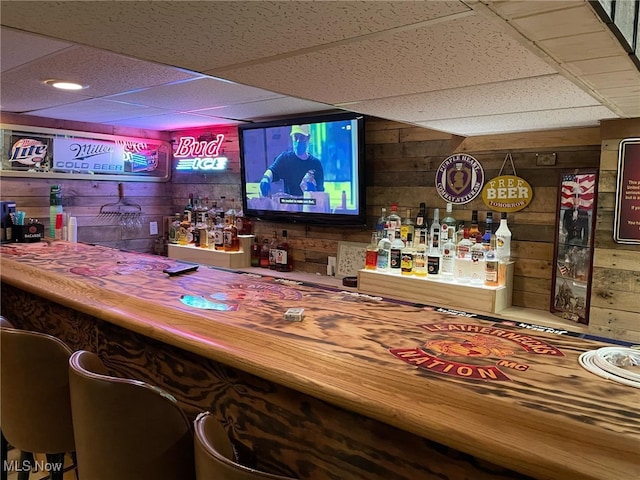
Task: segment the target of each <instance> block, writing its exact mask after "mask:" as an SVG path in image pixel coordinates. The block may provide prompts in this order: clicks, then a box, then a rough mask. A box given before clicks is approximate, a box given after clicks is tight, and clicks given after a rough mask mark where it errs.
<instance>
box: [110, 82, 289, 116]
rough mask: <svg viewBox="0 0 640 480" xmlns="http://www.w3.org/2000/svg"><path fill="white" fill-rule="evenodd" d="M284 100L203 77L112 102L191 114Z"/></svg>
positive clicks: (263, 92) (264, 92)
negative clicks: (248, 103) (224, 107)
mask: <svg viewBox="0 0 640 480" xmlns="http://www.w3.org/2000/svg"><path fill="white" fill-rule="evenodd" d="M281 96H282V95H279V94H276V93H273V92H269V91H266V90H262V89H259V88H255V87H247V86H244V85H238V84H235V83H230V82H229V81H227V80H219V79H216V78H209V77H202V78H198V79H195V80H191V81H188V82H181V83H177V84H171V85H163V86H159V87H154V88H149V89H143V90H137V91H134V92H130V93H124V94H120V95H111V96H109V97H108V98H109V99H111V100H117V101H119V102H129V103H137V104H141V105H150V106H152V107H162V108H168V109H171V110H177V111H182V112H188V111H191V110H201V109H205V108H212V107H222V106H226V105H230V104H234V103H245V102H254V101H257V100H266V99H269V98H277V97H281Z"/></svg>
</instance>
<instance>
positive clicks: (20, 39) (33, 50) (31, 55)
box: [0, 6, 72, 72]
mask: <svg viewBox="0 0 640 480" xmlns="http://www.w3.org/2000/svg"><path fill="white" fill-rule="evenodd" d="M3 8H4V6H3ZM14 45H20V46H21V48H20V49H16V48H14ZM71 46H72V44H71V43H67V42H59V41H57V40H51V39H47V38H43V37H41V36H39V35H33V34H30V33H25V32H18V31H16V30H10V29H6V28H3V29H2V34H1V35H0V58H2V65H1V68H0V71H1V72H4V71H6V70H11V69H12V68H14V67H17V66H18V65H23V64H25V63H28V62H31V61H32V60H35V59H38V58H42V57H46V56H47V55H51V54H52V53H54V52H57V51H58V50H63V49H65V48H68V47H71Z"/></svg>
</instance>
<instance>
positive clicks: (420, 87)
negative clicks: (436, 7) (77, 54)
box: [210, 15, 556, 104]
mask: <svg viewBox="0 0 640 480" xmlns="http://www.w3.org/2000/svg"><path fill="white" fill-rule="evenodd" d="M210 73H212V72H210ZM549 73H556V71H555V70H554V69H553V68H551V67H550V66H549V65H548V64H547V63H546V62H544V61H543V60H541V59H539V58H538V57H536V56H535V55H534V54H533V53H531V52H530V51H529V50H527V49H525V48H524V47H523V46H522V45H521V44H520V43H518V42H517V41H515V40H513V39H511V38H510V37H507V36H506V34H505V33H504V32H503V31H502V30H500V29H499V28H498V27H495V26H493V25H492V24H487V23H486V21H484V20H483V19H482V18H481V17H479V16H478V15H473V16H466V17H463V18H458V19H456V20H452V21H449V22H442V23H438V24H435V25H432V26H429V27H423V28H418V29H415V30H409V31H401V32H391V33H389V34H388V35H386V36H382V37H376V38H372V39H367V40H363V41H361V42H357V43H349V44H345V45H340V46H335V47H332V48H327V49H325V50H320V51H315V52H310V53H306V54H302V55H298V56H295V57H290V58H287V59H282V60H276V61H272V62H266V63H262V64H257V65H251V66H246V67H243V68H238V69H232V70H229V71H226V72H225V77H226V78H230V79H232V80H235V81H237V82H240V83H247V84H254V85H256V84H257V85H258V86H260V87H261V88H265V89H268V90H273V91H282V92H287V93H288V94H290V95H294V96H297V97H300V98H307V99H310V100H315V101H319V102H324V103H330V104H340V103H342V102H352V101H357V100H365V99H374V98H381V97H391V96H396V95H398V93H399V92H402V93H404V94H411V93H418V92H429V91H434V90H440V89H446V88H455V87H463V86H468V85H478V84H483V83H492V82H498V81H504V80H511V79H517V78H523V77H528V76H538V75H545V74H549Z"/></svg>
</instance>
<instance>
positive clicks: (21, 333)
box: [0, 317, 75, 480]
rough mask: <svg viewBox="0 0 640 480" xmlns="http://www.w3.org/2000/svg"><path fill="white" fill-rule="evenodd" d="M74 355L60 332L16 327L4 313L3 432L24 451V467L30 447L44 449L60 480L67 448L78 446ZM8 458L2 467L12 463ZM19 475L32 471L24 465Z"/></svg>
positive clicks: (0, 322)
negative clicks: (70, 367)
mask: <svg viewBox="0 0 640 480" xmlns="http://www.w3.org/2000/svg"><path fill="white" fill-rule="evenodd" d="M70 355H71V350H70V349H69V347H67V346H66V345H65V344H64V343H63V342H62V341H60V340H58V339H57V338H55V337H53V336H51V335H46V334H43V333H38V332H31V331H27V330H19V329H16V328H12V326H11V323H10V322H8V321H7V320H6V319H5V318H4V317H2V318H1V319H0V357H1V359H0V365H1V367H2V372H1V374H0V402H1V404H2V408H1V409H0V412H1V416H0V425H2V434H3V436H4V437H5V438H6V441H7V443H8V444H11V445H12V446H13V447H15V448H17V449H19V450H20V451H21V457H20V466H21V467H22V466H23V465H24V463H23V462H24V461H30V462H32V461H33V454H32V452H33V453H44V454H46V456H47V463H50V464H52V465H55V468H52V469H51V471H50V472H49V473H50V475H51V480H62V477H63V475H64V471H63V466H64V454H65V452H69V453H72V454H73V452H74V450H75V442H74V437H73V424H72V421H71V403H70V401H69V374H68V362H69V357H70ZM3 447H4V445H3ZM5 452H6V449H5V448H3V455H4V454H5ZM4 460H5V459H4V458H3V464H2V469H3V470H4V467H5V466H7V465H8V464H6V463H4ZM3 473H5V472H3ZM18 478H19V480H26V479H28V478H29V471H21V472H20V473H19V475H18Z"/></svg>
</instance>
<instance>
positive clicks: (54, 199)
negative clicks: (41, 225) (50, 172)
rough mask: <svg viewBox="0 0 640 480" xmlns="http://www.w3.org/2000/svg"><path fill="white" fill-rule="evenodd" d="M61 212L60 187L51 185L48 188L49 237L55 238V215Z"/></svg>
mask: <svg viewBox="0 0 640 480" xmlns="http://www.w3.org/2000/svg"><path fill="white" fill-rule="evenodd" d="M59 213H62V187H61V186H60V185H51V188H50V189H49V237H50V238H56V216H57V215H58V214H59Z"/></svg>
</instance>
